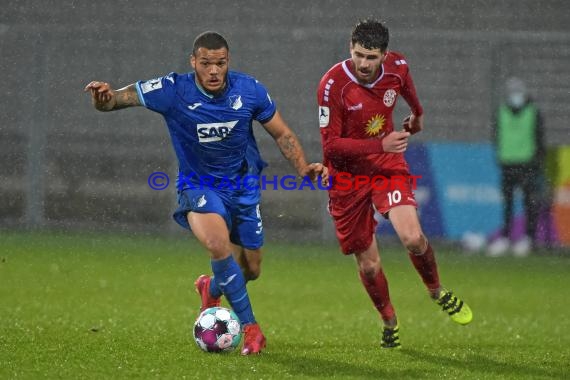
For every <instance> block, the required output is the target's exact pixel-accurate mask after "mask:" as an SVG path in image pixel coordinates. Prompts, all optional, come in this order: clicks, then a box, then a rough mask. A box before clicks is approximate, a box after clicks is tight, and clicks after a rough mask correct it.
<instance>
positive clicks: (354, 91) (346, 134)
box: [317, 52, 423, 175]
mask: <svg viewBox="0 0 570 380" xmlns="http://www.w3.org/2000/svg"><path fill="white" fill-rule="evenodd" d="M400 94H401V95H402V96H403V97H404V99H405V100H406V102H407V103H408V105H409V106H410V108H411V110H412V112H413V113H414V115H416V116H420V115H421V114H422V113H423V109H422V106H421V105H420V102H419V100H418V97H417V95H416V89H415V86H414V83H413V81H412V77H411V75H410V72H409V68H408V64H407V62H406V59H405V58H404V57H403V56H402V55H401V54H399V53H396V52H388V54H387V57H386V60H385V61H384V63H383V64H382V66H381V70H380V75H379V77H378V78H377V79H376V80H375V81H374V82H373V83H370V84H366V85H365V84H360V83H359V82H358V80H357V79H356V77H355V75H354V74H353V64H352V60H351V59H347V60H345V61H342V62H339V63H337V64H336V65H335V66H333V67H332V68H331V69H330V70H329V71H328V72H327V73H326V74H325V75H324V76H323V78H322V79H321V82H320V84H319V88H318V92H317V98H318V104H319V124H320V127H321V138H322V144H323V154H324V159H323V162H324V164H325V165H326V166H327V167H328V168H329V170H330V174H331V175H335V174H337V173H339V172H349V173H352V174H363V175H377V174H386V173H387V171H392V170H395V171H400V170H405V171H406V172H407V171H408V165H407V163H406V161H405V160H404V155H403V154H402V153H383V150H382V140H381V139H382V137H384V136H386V135H388V134H389V133H390V132H392V131H393V130H394V123H393V121H392V113H393V110H394V107H395V105H396V100H397V98H398V95H400Z"/></svg>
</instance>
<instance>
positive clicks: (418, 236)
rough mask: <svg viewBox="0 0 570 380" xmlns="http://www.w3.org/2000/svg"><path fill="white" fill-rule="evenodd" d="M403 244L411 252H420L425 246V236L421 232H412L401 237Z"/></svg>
mask: <svg viewBox="0 0 570 380" xmlns="http://www.w3.org/2000/svg"><path fill="white" fill-rule="evenodd" d="M400 239H401V240H402V244H403V245H404V247H406V249H407V250H408V251H410V252H419V251H421V250H422V249H423V248H424V246H425V241H424V236H423V234H422V233H421V231H412V232H407V233H404V234H401V235H400Z"/></svg>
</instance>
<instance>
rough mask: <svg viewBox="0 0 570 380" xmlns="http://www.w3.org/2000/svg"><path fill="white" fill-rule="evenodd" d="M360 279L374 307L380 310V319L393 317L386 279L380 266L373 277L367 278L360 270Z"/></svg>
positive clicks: (387, 319) (393, 312)
mask: <svg viewBox="0 0 570 380" xmlns="http://www.w3.org/2000/svg"><path fill="white" fill-rule="evenodd" d="M360 281H362V285H364V288H365V289H366V292H368V295H369V296H370V299H371V300H372V303H373V304H374V307H376V310H378V311H379V312H380V315H381V316H382V319H383V320H385V321H389V320H391V319H392V318H394V316H395V314H396V312H395V311H394V307H393V306H392V303H391V302H390V293H389V291H388V281H386V276H384V272H383V271H382V268H380V271H379V272H378V274H377V275H376V276H375V277H374V278H367V277H366V276H365V275H364V273H362V272H360Z"/></svg>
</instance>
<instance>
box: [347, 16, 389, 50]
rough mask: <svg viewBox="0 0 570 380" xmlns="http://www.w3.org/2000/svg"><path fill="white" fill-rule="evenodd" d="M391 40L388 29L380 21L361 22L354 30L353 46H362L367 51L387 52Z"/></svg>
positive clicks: (367, 20)
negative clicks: (378, 50)
mask: <svg viewBox="0 0 570 380" xmlns="http://www.w3.org/2000/svg"><path fill="white" fill-rule="evenodd" d="M389 40H390V34H389V33H388V28H387V27H386V26H384V25H382V23H381V22H380V21H378V20H374V19H365V20H360V21H359V22H358V23H357V24H356V25H355V26H354V29H352V37H351V41H352V44H353V45H355V44H360V45H362V47H363V48H365V49H380V51H382V52H385V51H386V49H388V41H389Z"/></svg>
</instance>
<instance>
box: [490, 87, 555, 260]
mask: <svg viewBox="0 0 570 380" xmlns="http://www.w3.org/2000/svg"><path fill="white" fill-rule="evenodd" d="M493 142H494V145H495V149H496V153H497V154H496V157H497V161H498V164H499V166H500V170H501V175H502V179H501V190H502V193H503V201H504V203H503V218H504V219H503V227H502V230H501V235H500V236H499V237H498V238H496V239H495V240H494V241H493V242H491V244H489V246H488V250H487V255H488V256H493V257H497V256H502V255H504V254H506V253H507V252H508V251H509V250H512V253H513V254H514V255H515V256H518V257H525V256H528V255H529V254H530V251H531V249H532V248H533V246H534V243H535V236H536V225H537V219H538V214H539V211H540V207H541V203H542V202H540V197H539V194H538V193H539V188H540V186H541V184H542V179H543V162H542V160H543V157H544V153H545V151H544V142H543V126H542V118H541V115H540V112H539V110H538V108H537V106H536V105H535V104H534V102H533V101H532V99H531V98H530V96H529V93H528V90H527V88H526V85H525V83H524V82H523V81H522V80H521V79H519V78H510V79H508V80H507V82H506V86H505V99H504V101H503V102H501V104H500V105H499V108H498V110H497V112H496V115H495V120H494V123H493ZM516 188H520V189H521V190H522V193H523V198H524V216H525V220H526V229H525V235H523V236H522V237H521V238H520V239H518V240H516V241H513V240H512V238H511V227H512V225H513V203H514V202H513V194H514V190H515V189H516Z"/></svg>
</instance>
